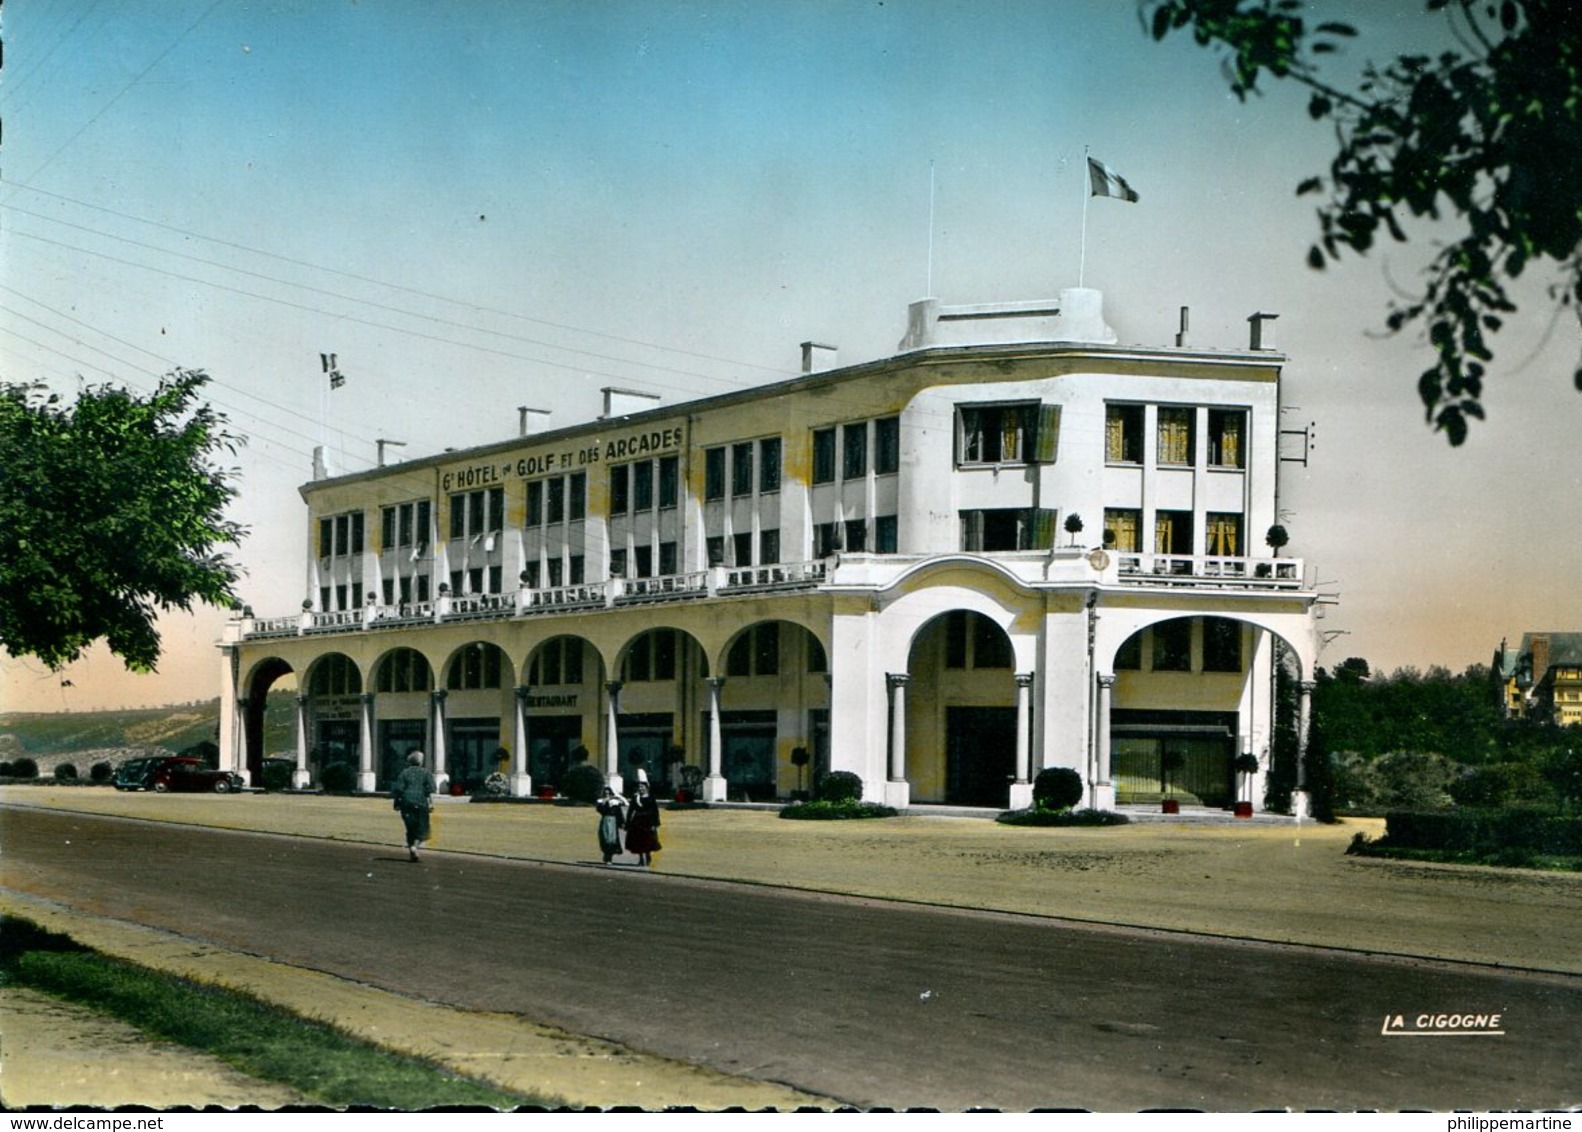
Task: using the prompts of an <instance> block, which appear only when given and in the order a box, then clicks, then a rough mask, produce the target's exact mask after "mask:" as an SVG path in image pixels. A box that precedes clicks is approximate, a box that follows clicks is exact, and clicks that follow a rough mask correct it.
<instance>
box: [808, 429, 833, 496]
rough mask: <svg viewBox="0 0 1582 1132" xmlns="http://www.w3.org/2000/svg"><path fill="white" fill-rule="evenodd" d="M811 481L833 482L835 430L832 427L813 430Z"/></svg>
mask: <svg viewBox="0 0 1582 1132" xmlns="http://www.w3.org/2000/svg"><path fill="white" fill-rule="evenodd" d="M813 482H814V483H834V482H835V430H834V429H832V428H820V429H815V430H814V432H813Z"/></svg>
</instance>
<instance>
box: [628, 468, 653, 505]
mask: <svg viewBox="0 0 1582 1132" xmlns="http://www.w3.org/2000/svg"><path fill="white" fill-rule="evenodd" d="M653 509H654V464H653V461H652V460H644V461H642V462H641V463H638V464H633V465H632V510H634V511H652V510H653Z"/></svg>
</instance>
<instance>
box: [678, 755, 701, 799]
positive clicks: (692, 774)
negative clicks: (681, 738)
mask: <svg viewBox="0 0 1582 1132" xmlns="http://www.w3.org/2000/svg"><path fill="white" fill-rule="evenodd" d="M677 777H678V778H679V779H680V780H681V785H680V786H679V787H678V788H677V790H676V801H678V802H696V801H697V800H698V793H699V791H700V790H701V789H702V787H703V768H702V767H700V766H693V765H692V764H691V763H688V764H687V765H686V766H684V767H682V768H681V770H680V772H679V773H678V775H677Z"/></svg>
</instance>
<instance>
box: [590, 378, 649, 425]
mask: <svg viewBox="0 0 1582 1132" xmlns="http://www.w3.org/2000/svg"><path fill="white" fill-rule="evenodd" d="M599 392H600V393H603V394H604V412H603V413H601V414H599V419H600V420H601V421H605V420H609V419H610V418H611V417H624V416H626V415H628V414H630V413H640V412H642V411H643V410H644V409H651V408H653V405H651V404H650V403H649V402H652V401H657V400H659V394H657V393H644V392H643V391H642V390H641V389H617V388H615V386H613V385H606V386H605V387H604V388H603V389H601V390H599Z"/></svg>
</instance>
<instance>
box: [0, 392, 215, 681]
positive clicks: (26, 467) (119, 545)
mask: <svg viewBox="0 0 1582 1132" xmlns="http://www.w3.org/2000/svg"><path fill="white" fill-rule="evenodd" d="M208 381H209V379H208V377H207V375H205V374H204V373H202V372H201V371H198V370H176V371H175V372H173V373H171V374H169V375H168V376H166V377H165V378H163V379H162V380H161V381H160V383H159V386H158V388H156V389H155V390H154V392H153V393H152V394H150V395H149V396H147V397H138V396H135V395H134V394H132V393H129V392H127V391H126V390H124V389H117V388H113V387H110V386H98V387H90V388H88V389H85V390H84V391H83V392H82V393H81V394H80V395H79V396H78V397H77V400H76V402H75V404H73V405H71V406H69V407H68V406H66V405H63V404H62V403H61V401H60V399H59V398H58V397H57V396H48V397H46V396H44V395H43V393H42V392H41V391H40V390H39V389H38V388H37V387H32V386H22V385H10V384H0V646H3V647H4V648H5V650H6V651H7V652H8V653H10V654H11V655H12V656H16V657H23V656H34V657H37V658H38V659H39V660H41V661H43V662H44V663H45V664H47V665H49V666H50V667H51V668H52V669H59V668H61V667H63V666H64V665H66V664H69V663H70V662H71V661H73V660H76V659H77V658H78V657H79V656H81V655H82V653H83V651H84V650H85V649H86V648H87V647H88V646H89V645H91V644H92V643H93V642H95V641H97V640H100V639H103V640H104V641H105V642H106V644H108V645H109V648H110V651H111V652H113V653H115V654H116V655H117V656H119V657H121V659H122V660H124V661H125V662H126V666H127V667H128V668H130V669H132V670H133V671H136V672H151V671H153V670H154V668H155V666H156V665H157V663H158V660H159V653H160V638H159V633H158V630H157V629H156V628H155V620H156V618H157V617H158V615H159V614H160V613H162V612H170V611H172V610H177V609H181V610H191V609H192V607H193V605H194V604H195V603H198V602H204V603H207V604H210V605H215V606H220V607H229V606H231V605H233V604H235V602H236V594H235V590H234V587H235V584H236V581H237V579H238V576H239V568H238V567H237V565H236V564H235V563H234V562H233V561H232V560H231V559H230V558H229V557H228V555H227V553H226V548H227V547H230V546H235V545H237V544H238V543H239V542H240V540H241V537H242V535H243V534H244V533H245V532H244V530H243V528H242V527H241V526H239V525H238V524H236V523H234V522H231V521H229V520H227V519H226V518H225V510H226V507H227V506H228V505H229V503H230V502H231V500H232V499H233V498H235V495H236V488H235V486H234V485H235V478H236V472H235V470H234V469H222V468H219V467H216V466H215V464H214V460H215V458H216V457H217V456H218V455H219V454H221V453H227V452H228V453H234V452H235V451H236V448H237V446H238V444H239V443H240V440H239V438H237V437H235V436H233V435H232V434H230V433H229V432H228V431H227V430H226V420H225V418H224V417H223V416H222V415H220V414H219V413H217V412H215V410H214V409H212V408H211V407H210V406H209V405H208V404H206V403H201V402H200V401H199V395H200V392H201V390H202V389H203V387H204V386H205V385H206V384H207V383H208Z"/></svg>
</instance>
